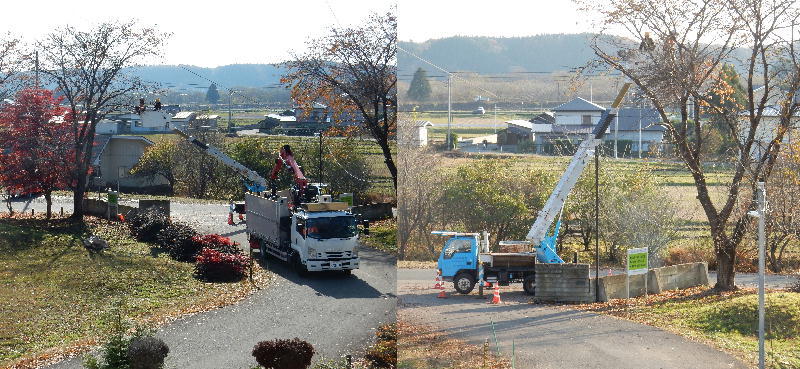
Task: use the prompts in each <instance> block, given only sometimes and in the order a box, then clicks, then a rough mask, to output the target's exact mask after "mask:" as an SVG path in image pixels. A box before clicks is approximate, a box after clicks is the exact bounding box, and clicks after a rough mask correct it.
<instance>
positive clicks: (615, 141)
mask: <svg viewBox="0 0 800 369" xmlns="http://www.w3.org/2000/svg"><path fill="white" fill-rule="evenodd" d="M618 134H619V115H617V116H616V117H614V159H619V156H617V135H618Z"/></svg>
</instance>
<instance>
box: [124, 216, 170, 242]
mask: <svg viewBox="0 0 800 369" xmlns="http://www.w3.org/2000/svg"><path fill="white" fill-rule="evenodd" d="M169 223H170V222H169V218H167V217H166V216H164V213H162V212H161V211H159V210H158V209H152V208H151V209H147V210H145V211H137V212H135V213H134V214H133V215H132V216H130V217H128V226H129V227H130V229H131V233H133V236H134V237H136V239H137V240H139V241H141V242H156V236H157V235H158V234H159V233H160V232H161V231H162V230H163V229H164V228H166V227H167V225H169Z"/></svg>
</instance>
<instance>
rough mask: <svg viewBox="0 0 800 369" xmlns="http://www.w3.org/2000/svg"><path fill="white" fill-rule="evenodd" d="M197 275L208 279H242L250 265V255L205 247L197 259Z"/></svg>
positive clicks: (195, 268)
mask: <svg viewBox="0 0 800 369" xmlns="http://www.w3.org/2000/svg"><path fill="white" fill-rule="evenodd" d="M195 262H196V264H195V266H194V271H195V275H196V276H197V277H198V278H200V279H203V280H207V281H234V280H238V279H241V278H242V277H243V276H244V272H245V270H246V269H247V267H248V266H249V265H250V262H251V260H250V257H248V256H245V255H241V254H228V253H224V252H219V251H217V250H214V249H210V248H204V249H203V250H202V251H200V254H198V255H197V258H196V259H195Z"/></svg>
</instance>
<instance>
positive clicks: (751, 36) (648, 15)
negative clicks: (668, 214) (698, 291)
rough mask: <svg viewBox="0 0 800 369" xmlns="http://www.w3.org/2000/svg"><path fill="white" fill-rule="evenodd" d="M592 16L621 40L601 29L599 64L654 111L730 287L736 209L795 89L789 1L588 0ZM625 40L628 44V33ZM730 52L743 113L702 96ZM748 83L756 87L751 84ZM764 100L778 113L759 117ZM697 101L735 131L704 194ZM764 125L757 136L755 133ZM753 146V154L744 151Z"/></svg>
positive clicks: (771, 150)
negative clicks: (774, 117)
mask: <svg viewBox="0 0 800 369" xmlns="http://www.w3.org/2000/svg"><path fill="white" fill-rule="evenodd" d="M579 3H581V4H582V5H584V7H585V8H586V9H589V10H592V9H593V10H595V11H596V12H597V13H598V14H599V18H600V21H601V23H602V24H603V25H604V26H606V27H607V29H614V30H615V32H619V31H622V32H626V33H627V34H626V36H628V37H629V39H625V38H620V37H616V36H610V35H609V34H608V32H607V31H603V32H602V33H601V34H600V36H598V37H597V38H595V41H594V43H593V45H592V47H593V49H594V51H595V54H596V55H597V56H598V57H599V60H600V61H601V62H602V64H604V65H606V66H609V67H611V68H613V69H616V70H618V71H620V72H621V73H622V74H623V75H624V76H625V77H627V78H628V79H630V80H631V81H633V83H635V84H636V85H637V87H639V88H640V89H641V91H642V92H643V93H644V94H645V95H646V96H647V98H648V99H649V100H650V102H651V103H652V105H653V107H654V108H655V109H656V110H657V111H658V113H659V115H660V117H661V125H662V126H664V127H665V128H666V130H667V135H668V137H670V138H671V140H672V142H673V143H674V144H675V147H676V152H677V155H678V156H679V157H680V158H681V159H682V161H683V162H684V164H685V165H686V167H687V168H688V170H689V172H690V173H691V175H692V178H693V180H694V184H695V188H696V191H697V199H698V201H699V202H700V204H701V206H702V208H703V211H704V213H705V215H706V217H707V219H708V222H709V226H710V233H711V237H712V240H713V243H714V249H715V255H716V259H717V265H718V266H717V268H718V270H717V271H718V273H719V274H718V279H717V284H716V286H715V287H716V288H717V289H720V290H732V289H735V288H736V286H735V283H734V278H735V264H736V249H737V247H738V246H739V245H740V244H741V242H742V239H743V237H744V236H745V234H746V230H747V229H748V225H749V223H750V222H751V220H750V219H749V218H748V217H747V216H746V215H745V213H746V212H745V211H741V209H748V208H751V207H752V205H753V203H754V200H755V199H754V196H755V193H756V191H755V186H756V183H757V182H758V181H765V180H766V179H767V178H768V177H769V176H770V174H771V172H772V167H773V165H774V163H775V158H776V157H777V154H778V151H779V150H780V148H781V145H782V140H783V137H784V134H785V133H786V131H787V130H788V128H789V123H790V119H791V117H792V116H793V115H794V113H795V111H796V108H797V106H796V104H794V95H795V92H796V91H797V89H798V87H800V76H799V75H798V73H797V71H798V60H797V54H796V52H795V50H794V45H795V41H794V36H795V35H794V32H795V29H798V30H800V28H798V27H797V26H798V25H800V24H798V17H797V7H796V4H795V2H794V1H793V0H778V1H771V2H762V1H760V0H688V1H687V0H611V1H609V2H604V3H602V4H600V3H591V2H589V1H584V0H579ZM630 38H632V39H633V40H635V42H633V41H631V39H630ZM737 50H746V51H747V53H746V54H747V55H746V56H744V57H743V58H741V60H738V63H739V64H740V65H741V66H742V67H743V68H744V69H746V73H745V75H744V78H745V80H746V90H747V93H748V97H747V102H746V106H745V107H744V108H745V114H744V115H740V111H737V110H736V109H731V108H730V105H726V104H715V103H714V102H713V101H712V99H711V98H710V96H712V95H714V94H713V93H712V92H713V91H712V89H713V88H714V87H715V86H718V83H715V82H718V80H717V79H716V78H715V77H716V76H718V75H719V71H720V69H721V67H722V65H723V64H724V63H725V62H729V61H737V60H736V58H735V55H736V54H734V51H737ZM756 83H761V84H763V90H762V91H763V92H762V93H757V92H755V89H756ZM770 103H774V105H775V106H776V108H777V109H778V111H779V116H780V118H779V119H778V122H777V124H775V125H774V126H769V125H768V124H767V123H765V119H763V118H764V112H765V110H766V109H768V108H769V106H768V105H769V104H770ZM703 109H708V111H710V112H714V113H715V114H716V115H717V116H719V117H726V118H725V119H726V120H725V122H726V123H727V132H726V134H728V135H731V137H734V138H735V141H736V142H737V145H738V150H737V151H738V152H737V153H736V154H735V156H734V157H733V158H732V163H731V165H732V167H733V173H732V175H731V177H730V178H729V181H728V183H727V185H728V186H727V191H726V192H725V193H724V195H723V196H722V197H721V199H720V198H715V197H714V196H712V194H711V191H710V188H709V183H708V182H709V181H708V178H707V174H706V169H705V168H704V166H703V163H704V161H705V160H707V159H708V158H707V157H705V156H704V153H705V152H707V150H705V149H704V148H705V145H706V141H705V140H704V136H705V134H706V131H705V130H706V129H707V128H708V127H706V128H704V127H703V124H701V123H700V122H698V120H697V119H696V118H697V117H700V116H701V115H702V114H703ZM765 130H766V131H769V132H770V134H771V136H770V137H769V138H767V139H764V138H763V137H759V135H757V132H761V131H765ZM757 148H760V149H761V150H760V151H761V152H762V153H763V154H761V155H754V151H756V149H757Z"/></svg>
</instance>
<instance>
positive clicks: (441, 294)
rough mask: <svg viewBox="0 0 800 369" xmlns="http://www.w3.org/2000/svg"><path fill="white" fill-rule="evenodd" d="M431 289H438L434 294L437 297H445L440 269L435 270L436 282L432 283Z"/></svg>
mask: <svg viewBox="0 0 800 369" xmlns="http://www.w3.org/2000/svg"><path fill="white" fill-rule="evenodd" d="M433 289H435V290H439V294H438V295H436V297H437V298H440V299H446V298H447V294H446V293H445V292H444V281H443V280H442V272H441V271H440V270H437V271H436V284H434V285H433Z"/></svg>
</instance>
